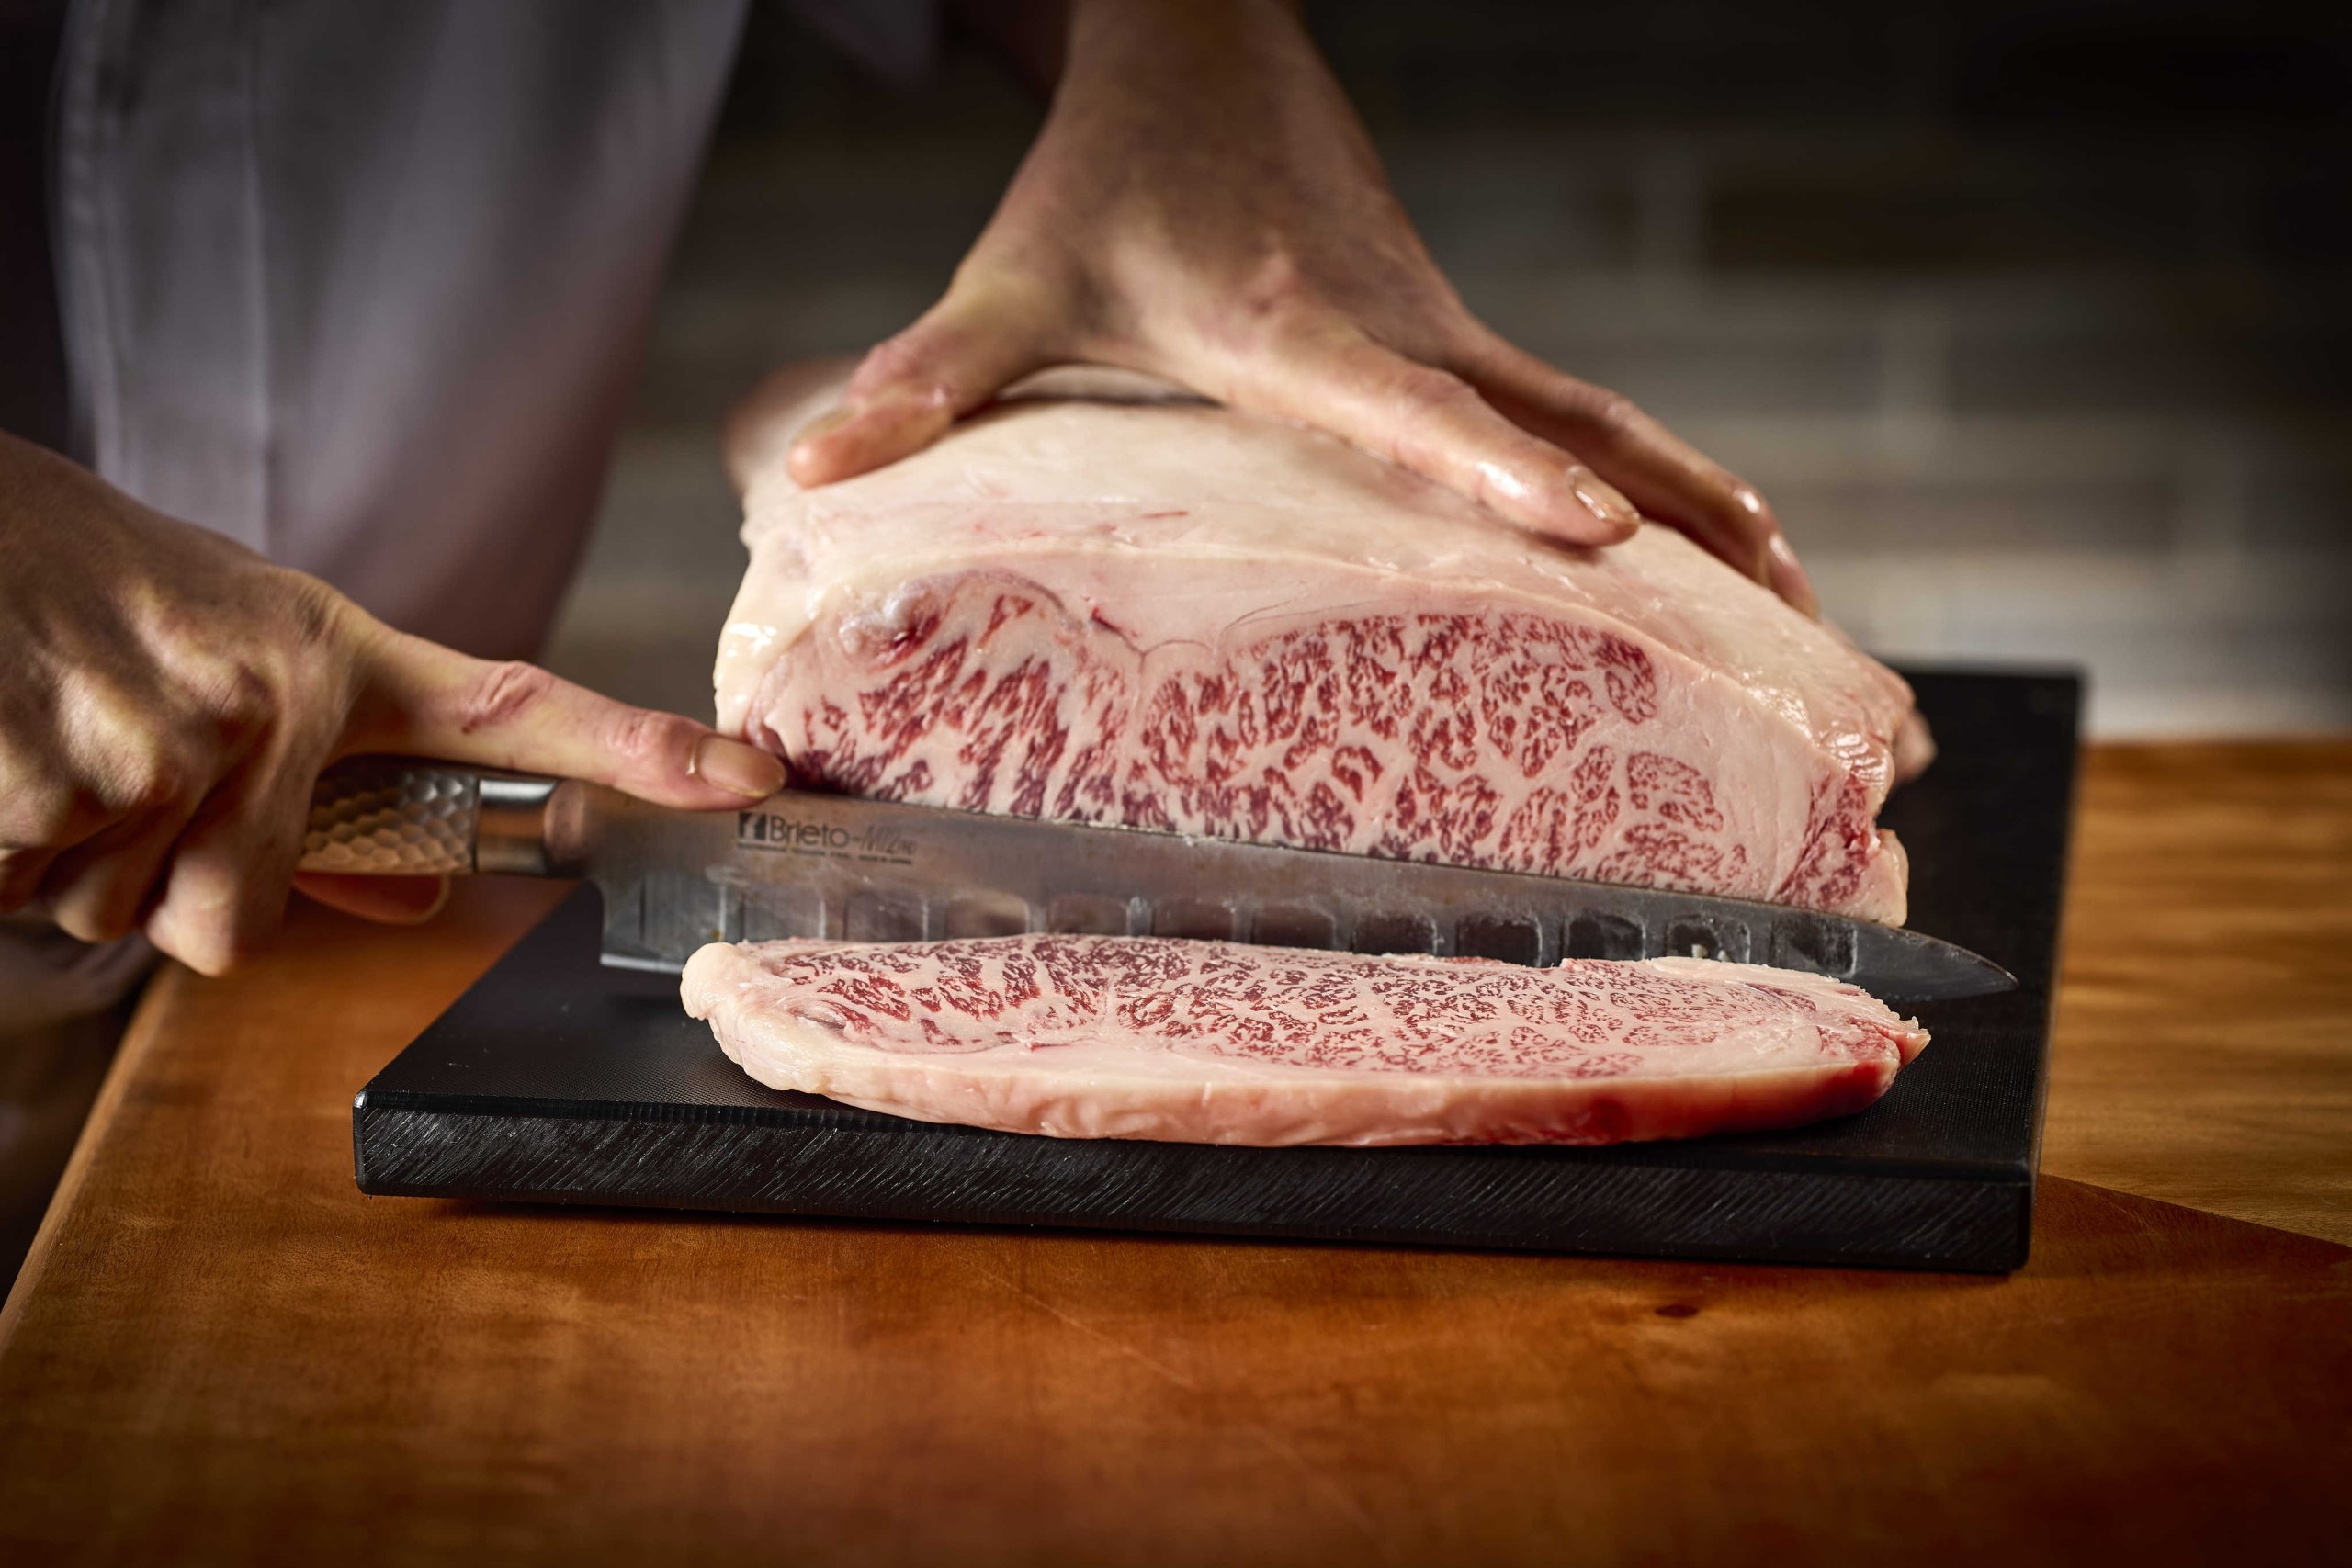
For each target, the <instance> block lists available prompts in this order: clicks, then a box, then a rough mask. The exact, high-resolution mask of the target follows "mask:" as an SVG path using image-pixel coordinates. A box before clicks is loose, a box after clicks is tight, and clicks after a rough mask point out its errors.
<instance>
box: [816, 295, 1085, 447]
mask: <svg viewBox="0 0 2352 1568" xmlns="http://www.w3.org/2000/svg"><path fill="white" fill-rule="evenodd" d="M1049 319H1050V318H1049V316H1048V315H1047V314H1046V312H1045V310H1043V308H1042V307H1041V305H1040V303H1039V301H1038V300H1037V299H1035V291H1034V290H1032V289H1028V288H1020V287H1015V286H1011V285H1004V284H994V283H975V282H967V281H966V280H963V279H960V278H959V279H958V280H957V282H956V285H955V286H954V287H952V288H949V289H948V291H947V295H946V298H944V299H942V300H940V302H939V303H938V304H936V305H934V306H933V307H932V308H931V309H930V310H928V311H926V312H924V314H923V316H922V320H920V321H916V322H915V324H914V325H912V326H910V327H909V328H908V329H907V330H906V331H905V332H902V333H899V335H898V336H896V337H894V338H891V339H890V340H889V341H888V342H887V343H883V344H878V345H876V347H875V349H874V350H873V352H871V353H869V354H868V355H866V356H865V360H864V361H863V362H862V363H861V364H860V365H859V366H858V367H857V373H856V374H855V375H854V376H853V377H851V378H850V383H849V386H848V388H847V389H846V390H844V391H843V393H842V400H841V403H840V406H838V407H836V408H834V409H833V410H832V411H831V412H828V413H826V414H824V415H822V416H821V417H820V418H818V419H816V420H814V421H811V422H810V423H809V426H808V427H807V428H806V429H804V430H802V431H801V432H800V434H799V435H798V436H797V437H796V438H795V439H794V441H793V444H792V453H791V456H790V457H789V458H788V459H787V464H788V467H789V468H790V470H791V473H792V478H793V479H794V481H795V482H796V483H798V484H803V485H821V484H831V482H832V481H834V480H835V479H849V478H851V477H853V476H854V475H857V474H863V473H865V472H868V471H870V470H872V469H875V468H881V467H882V466H883V465H884V464H886V463H895V462H897V461H898V460H899V458H901V457H908V456H910V455H911V454H913V453H916V452H920V451H922V449H923V448H924V447H926V446H930V445H931V444H932V443H933V441H936V440H938V439H939V437H940V435H941V434H942V433H943V432H944V431H945V430H946V429H947V427H948V426H949V425H951V424H953V423H956V420H957V419H958V418H959V417H961V416H962V415H964V414H967V413H969V412H971V411H972V410H974V409H976V408H978V407H979V406H980V405H981V404H982V403H985V402H987V401H988V400H989V399H990V398H992V397H994V396H996V394H997V393H998V392H1000V391H1001V390H1003V389H1005V387H1007V386H1008V385H1010V384H1011V383H1012V382H1014V381H1017V380H1019V379H1020V378H1022V377H1023V376H1025V375H1027V374H1028V373H1029V372H1030V371H1032V370H1035V369H1037V368H1039V367H1041V366H1043V365H1045V364H1046V363H1048V361H1049V358H1050V357H1051V356H1050V355H1049V354H1048V352H1047V333H1046V322H1047V321H1048V320H1049Z"/></svg>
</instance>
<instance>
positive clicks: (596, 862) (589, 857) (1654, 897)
mask: <svg viewBox="0 0 2352 1568" xmlns="http://www.w3.org/2000/svg"><path fill="white" fill-rule="evenodd" d="M301 869H302V870H304V871H324V872H344V873H363V874H366V873H374V874H431V873H445V874H447V873H456V874H465V873H476V872H479V873H510V874H521V875H526V876H566V877H584V878H586V879H587V880H589V881H591V882H594V883H595V884H596V886H597V887H598V889H599V891H601V892H602V893H603V895H604V899H605V937H604V960H605V963H606V964H616V965H619V966H621V967H624V968H630V969H655V970H670V971H674V970H676V969H678V968H679V967H680V966H681V965H682V964H684V962H685V960H686V957H687V955H688V954H690V953H693V952H694V951H695V948H697V947H699V946H701V945H702V944H703V943H705V942H746V941H762V940H765V939H769V938H775V937H818V938H825V939H830V940H834V941H850V942H897V941H918V940H924V939H938V938H943V937H959V936H1001V935H1008V934H1011V933H1013V932H1017V931H1091V932H1100V933H1104V934H1114V935H1156V936H1179V937H1212V938H1221V939H1225V940H1228V941H1238V942H1261V943H1269V944H1274V945H1280V946H1287V947H1314V948H1327V949H1338V950H1347V949H1352V950H1354V951H1357V952H1362V953H1442V954H1474V955H1479V956H1485V957H1491V958H1504V959H1510V960H1513V961H1516V962H1519V963H1522V964H1544V965H1549V964H1556V963H1557V962H1559V960H1561V959H1562V958H1567V957H1576V958H1657V957H1663V956H1666V955H1668V954H1675V955H1685V954H1695V955H1697V956H1700V957H1706V958H1723V959H1729V960H1733V961H1735V962H1745V963H1755V964H1776V965H1778V966H1780V967H1782V968H1788V969H1806V970H1811V971H1813V972H1815V973H1816V974H1823V975H1830V976H1836V977H1838V979H1841V980H1849V981H1851V982H1852V983H1854V984H1855V985H1858V986H1860V987H1863V988H1864V989H1866V990H1868V991H1870V992H1871V993H1872V994H1873V995H1876V996H1879V997H1881V998H1885V999H1888V1000H1894V1001H1945V1000H1950V999H1952V998H1960V997H1973V996H1983V995H1986V994H1989V993H1992V992H1995V991H2005V990H2008V989H2010V988H2011V987H2014V986H2016V984H2017V981H2016V979H2015V978H2014V977H2013V976H2010V974H2009V973H2008V972H2007V970H2005V969H2003V968H2002V967H2001V966H2000V965H1999V964H1995V963H1993V962H1992V961H1991V960H1989V959H1986V958H1982V957H1979V956H1978V955H1977V954H1975V953H1971V952H1969V951H1968V950H1967V949H1965V948H1962V947H1956V946H1954V945H1952V944H1951V942H1940V941H1938V940H1937V939H1936V938H1934V937H1931V936H1925V935H1922V934H1920V933H1919V932H1917V931H1906V930H1904V929H1903V928H1901V927H1899V926H1883V925H1876V924H1873V923H1871V922H1870V921H1866V920H1852V919H1843V918H1840V917H1838V916H1835V915H1823V914H1816V913H1814V912H1812V911H1809V910H1804V909H1792V908H1783V907H1781V906H1780V905H1776V904H1760V903H1754V902H1750V901H1748V900H1747V899H1742V898H1717V897H1706V896H1704V895H1701V894H1694V893H1667V892H1658V891H1656V890H1654V889H1650V888H1643V887H1624V886H1617V885H1615V884H1611V883H1596V882H1576V881H1570V880H1567V879H1565V878H1561V877H1551V876H1530V875H1525V874H1519V873H1514V872H1498V871H1477V870H1472V869H1469V868H1466V867H1461V866H1442V865H1425V864H1421V863H1418V862H1413V861H1399V860H1375V859H1372V858H1370V857H1366V856H1362V855H1348V854H1334V853H1330V852H1323V851H1317V850H1295V849H1283V848H1277V847H1274V846H1271V845H1265V844H1247V843H1238V842H1235V841H1232V840H1224V839H1204V838H1194V837H1192V836H1190V835H1186V834H1180V833H1168V832H1158V831H1152V830H1148V829H1134V828H1100V827H1081V826H1078V825H1074V824H1070V823H1061V822H1041V821H1036V820H1035V819H1032V818H1022V817H997V816H987V815H982V814H980V813H978V812H969V811H951V810H944V809H942V808H939V807H921V806H900V805H895V804H892V803H889V802H885V801H873V800H856V799H852V798H850V797H847V796H843V795H811V794H805V793H801V792H797V791H790V790H787V791H786V792H784V793H783V794H780V795H775V796H773V797H772V798H770V799H768V800H766V801H764V802H763V803H761V804H760V805H758V806H755V807H745V808H743V809H742V810H740V811H711V812H689V811H680V810H676V809H673V808H671V807H661V806H651V805H648V804H647V803H645V802H644V801H640V800H637V799H634V798H632V797H630V796H628V795H622V794H621V793H619V792H618V791H616V790H611V789H606V788H604V787H602V786H600V785H596V784H584V783H582V782H580V781H578V780H557V779H546V778H530V777H524V776H520V775H515V774H503V773H487V772H483V771H481V770H478V769H472V768H463V767H456V766H449V765H445V764H442V763H437V762H423V761H412V760H409V759H405V758H390V757H368V758H355V759H352V760H350V761H345V762H342V763H338V764H337V765H336V766H334V768H331V769H330V770H328V772H327V773H326V774H325V775H323V776H322V778H321V779H320V780H319V784H318V788H317V792H316V793H315V794H314V795H313V796H312V798H311V819H310V825H309V830H308V833H307V835H306V837H305V839H304V842H303V851H302V861H301Z"/></svg>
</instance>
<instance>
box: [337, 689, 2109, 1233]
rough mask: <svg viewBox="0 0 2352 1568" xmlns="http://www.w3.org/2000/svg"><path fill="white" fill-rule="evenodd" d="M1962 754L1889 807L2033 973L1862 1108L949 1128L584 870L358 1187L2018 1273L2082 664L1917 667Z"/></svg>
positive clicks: (424, 1048) (391, 1131)
mask: <svg viewBox="0 0 2352 1568" xmlns="http://www.w3.org/2000/svg"><path fill="white" fill-rule="evenodd" d="M1912 679H1913V681H1914V682H1915V684H1916V685H1917V690H1918V694H1919V702H1920V706H1921V707H1922V709H1923V710H1924V711H1925V712H1926V714H1927V716H1928V721H1929V722H1930V724H1931V725H1932V726H1933V728H1934V729H1935V731H1936V736H1937V739H1938V742H1939V745H1940V747H1941V748H1942V752H1941V755H1940V756H1939V758H1938V760H1937V761H1936V764H1935V766H1934V767H1932V768H1930V769H1929V770H1928V773H1927V774H1926V775H1925V776H1924V777H1923V778H1921V779H1920V780H1919V781H1918V782H1917V783H1916V784H1911V785H1909V786H1907V787H1905V788H1904V789H1901V790H1898V791H1897V792H1896V793H1895V795H1894V799H1893V800H1892V801H1891V802H1890V803H1889V806H1888V808H1887V810H1886V812H1885V814H1884V816H1883V824H1884V825H1885V826H1887V827H1890V828H1893V829H1895V830H1896V831H1897V832H1898V833H1900V834H1901V835H1902V838H1903V840H1904V842H1905V845H1907V846H1908V848H1909V850H1910V852H1911V868H1912V875H1911V923H1912V924H1913V925H1914V926H1916V927H1917V928H1918V929H1919V930H1922V931H1931V932H1933V933H1934V934H1936V935H1938V936H1941V937H1946V938H1949V939H1950V940H1951V941H1954V942H1960V943H1961V944H1962V945H1963V946H1967V947H1973V948H1974V949H1976V950H1977V951H1978V952H1980V953H1985V955H1986V956H1988V957H1990V958H1993V959H1996V960H1997V961H1998V962H2000V963H2002V964H2007V966H2008V967H2009V969H2010V970H2011V971H2013V972H2014V973H2015V974H2016V975H2017V976H2018V981H2019V983H2020V984H2019V987H2018V989H2017V990H2016V991H2014V992H2010V993H2007V994H2005V995H2002V996H1998V997H1985V998H1974V999H1972V1000H1968V1001H1962V1002H1951V1003H1947V1004H1944V1005H1941V1006H1931V1007H1926V1008H1922V1009H1920V1010H1919V1015H1920V1018H1921V1020H1922V1021H1923V1022H1925V1023H1926V1024H1927V1026H1928V1029H1929V1030H1930V1031H1931V1032H1933V1034H1934V1036H1935V1039H1934V1043H1932V1044H1931V1045H1929V1046H1928V1050H1927V1052H1926V1054H1925V1055H1922V1056H1920V1057H1919V1059H1918V1060H1917V1062H1915V1063H1914V1064H1913V1065H1912V1066H1909V1067H1907V1068H1905V1070H1904V1072H1903V1074H1902V1076H1901V1077H1899V1078H1897V1079H1896V1081H1895V1085H1894V1089H1892V1090H1891V1091H1890V1092H1889V1093H1888V1094H1887V1096H1886V1098H1885V1099H1884V1100H1881V1101H1880V1102H1879V1103H1878V1104H1877V1105H1875V1106H1873V1107H1871V1109H1870V1110H1869V1111H1864V1112H1862V1113H1861V1114H1860V1115H1858V1116H1850V1117H1846V1118H1844V1119H1842V1120H1839V1121H1836V1122H1825V1123H1821V1124H1819V1125H1815V1126H1813V1127H1807V1128H1803V1129H1800V1130H1798V1131H1795V1132H1790V1133H1775V1134H1746V1135H1741V1136H1736V1137H1719V1138H1706V1139H1700V1140H1694V1141H1691V1142H1689V1143H1679V1144H1637V1145H1623V1146H1620V1147H1616V1148H1606V1149H1529V1148H1427V1149H1380V1150H1360V1149H1249V1148H1225V1147H1217V1146H1213V1145H1198V1144H1151V1143H1136V1142H1126V1141H1117V1140H1103V1141H1081V1140H1062V1139H1055V1138H1040V1137H1030V1136H1025V1135H1023V1134H1012V1133H991V1132H983V1131H980V1130H978V1129H975V1128H969V1127H941V1126H933V1125H932V1124H930V1123H927V1122H909V1121H905V1120H902V1119H900V1118H899V1117H895V1116H885V1115H881V1114H878V1113H876V1112H874V1111H857V1110H853V1109H850V1108H848V1107H846V1106H840V1105H835V1104H833V1103H832V1102H831V1101H830V1100H820V1099H818V1098H816V1097H814V1096H810V1095H802V1094H781V1093H777V1092H775V1091H774V1090H772V1089H763V1088H762V1087H761V1086H760V1085H758V1084H756V1083H753V1082H752V1080H751V1079H750V1078H749V1077H745V1076H744V1074H743V1073H742V1072H741V1070H740V1069H738V1068H737V1067H736V1066H734V1064H732V1063H730V1062H729V1061H728V1060H727V1059H726V1057H725V1056H723V1055H721V1054H720V1053H719V1050H718V1045H717V1043H715V1042H713V1040H712V1039H711V1035H710V1031H709V1029H708V1028H707V1026H706V1025H704V1024H701V1023H698V1022H696V1021H694V1020H692V1019H689V1018H687V1017H686V1016H685V1014H684V1012H683V1011H682V1010H680V1008H679V1005H678V1000H677V987H676V983H675V982H674V981H673V980H672V979H670V978H668V977H666V976H647V975H636V974H630V973H628V972H627V971H620V970H608V969H605V968H603V967H602V966H600V965H599V964H598V963H597V961H596V937H597V928H598V910H597V908H596V904H595V897H596V896H595V893H594V890H593V889H591V888H589V887H585V886H583V887H582V888H581V889H580V890H579V891H577V892H576V893H574V894H573V895H572V896H571V897H569V898H567V899H566V900H565V901H564V902H563V903H562V904H560V905H559V906H558V907H557V908H555V909H554V910H553V911H552V912H551V913H550V914H549V915H548V917H547V919H545V920H544V921H543V922H541V924H540V925H539V926H538V927H537V929H535V930H534V931H531V932H530V934H529V935H527V936H526V937H525V938H524V939H523V941H522V942H520V943H519V944H517V945H516V946H515V949H514V951H513V952H511V953H508V954H507V955H506V956H505V957H504V958H503V959H501V960H500V961H499V962H498V964H496V965H495V966H494V967H493V968H492V970H491V971H490V973H489V974H487V975H485V976H483V977H482V978H481V981H480V982H479V983H478V984H476V985H475V986H474V987H473V988H472V989H471V990H469V991H468V992H467V993H466V994H465V995H464V996H462V997H460V998H458V1001H457V1002H456V1004H455V1005H454V1006H452V1007H451V1008H450V1009H449V1010H448V1011H447V1012H446V1013H444V1014H443V1015H442V1016H441V1017H440V1018H439V1019H438V1020H436V1021H435V1022H434V1024H433V1025H432V1027H431V1028H429V1029H427V1030H426V1031H425V1032H424V1034H422V1035H421V1036H419V1037H418V1038H417V1040H416V1042H415V1043H413V1044H412V1045H410V1046H409V1048H408V1049H407V1050H405V1051H403V1052H402V1053H401V1055H399V1056H398V1057H397V1058H395V1059H394V1060H393V1062H392V1064H391V1065H390V1066H388V1067H386V1068H385V1069H384V1070H383V1071H382V1072H381V1073H379V1074H378V1075H377V1076H376V1078H375V1081H374V1082H372V1083H370V1084H369V1085H368V1087H367V1089H364V1090H363V1091H361V1093H360V1094H359V1096H358V1098H357V1100H356V1101H355V1102H354V1103H353V1107H352V1131H353V1134H354V1141H355V1143H356V1149H357V1156H358V1173H359V1186H360V1189H361V1190H363V1191H366V1192H369V1193H375V1194H379V1195H396V1196H406V1197H435V1198H471V1199H493V1200H503V1201H522V1202H542V1203H543V1202H555V1203H619V1204H630V1205H637V1206H646V1207H655V1208H677V1209H723V1210H734V1211H747V1212H753V1213H778V1214H828V1215H841V1216H852V1217H863V1218H874V1219H888V1220H940V1221H960V1222H967V1223H978V1224H1035V1225H1087V1226H1097V1227H1111V1228H1117V1229H1133V1230H1160V1231H1189V1232H1201V1233H1209V1234H1217V1235H1259V1236H1295V1237H1317V1238H1323V1239H1329V1240H1336V1241H1358V1242H1383V1243H1395V1242H1406V1243H1428V1244H1439V1245H1450V1246H1467V1247H1521V1248H1531V1249H1536V1250H1543V1251H1555V1252H1600V1253H1620V1254H1633V1255H1642V1256H1650V1257H1661V1258H1731V1259H1741V1260H1750V1261H1770V1262H1804V1263H1835V1264H1856V1265H1871V1266H1881V1267H1896V1268H1918V1269H1967V1270H1976V1271H1984V1272H2000V1271H2004V1270H2007V1269H2014V1268H2016V1267H2017V1266H2018V1264H2020V1263H2022V1262H2023V1261H2024V1260H2025V1256H2026V1247H2027V1241H2028V1238H2029V1235H2030V1227H2031V1223H2032V1213H2033V1179H2034V1168H2035V1161H2036V1156H2037V1154H2038V1149H2039V1144H2040V1138H2041V1098H2042V1081H2043V1067H2044V1062H2045V1058H2046V1055H2047V1051H2048V1041H2049V1021H2050V1002H2051V988H2052V970H2053V967H2054V964H2055V960H2056V951H2057V941H2058V919H2059V908H2060V900H2061V894H2062V884H2063V878H2064V868H2065V856H2066V831H2067V825H2068V818H2069V817H2070V814H2071V810H2072V804H2073V796H2074V780H2075V744H2076V741H2075V730H2076V718H2077V711H2078V709H2079V707H2080V703H2081V693H2082V688H2081V682H2080V681H2079V680H2078V679H2077V678H2076V677H2075V676H2073V675H2070V674H1982V673H1963V672H1956V671H1940V672H1920V673H1916V674H1914V675H1913V677H1912Z"/></svg>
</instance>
